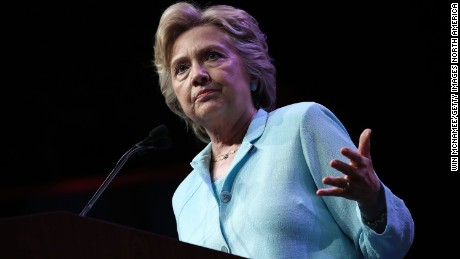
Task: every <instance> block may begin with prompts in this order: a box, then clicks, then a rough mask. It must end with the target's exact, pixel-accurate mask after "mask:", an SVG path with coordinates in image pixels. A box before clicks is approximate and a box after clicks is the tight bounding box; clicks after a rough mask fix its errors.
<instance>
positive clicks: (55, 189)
mask: <svg viewBox="0 0 460 259" xmlns="http://www.w3.org/2000/svg"><path fill="white" fill-rule="evenodd" d="M198 2H199V3H227V4H231V5H235V6H237V7H241V8H243V9H245V10H247V11H248V12H249V13H251V14H252V15H253V16H254V17H255V18H256V19H257V20H258V21H259V24H260V26H261V28H262V29H263V31H265V32H266V34H267V36H268V43H269V46H270V53H271V55H272V56H273V57H274V59H275V62H276V66H277V68H278V83H279V88H278V95H279V99H278V106H283V105H286V104H290V103H293V102H301V101H316V102H319V103H322V104H324V105H325V106H327V107H329V108H330V109H331V110H332V111H333V112H334V113H335V114H336V115H337V116H338V117H339V118H340V119H341V121H342V122H343V123H344V125H345V126H346V127H347V129H348V130H349V133H350V135H351V137H352V138H353V139H354V140H355V142H356V143H357V140H358V137H359V134H360V133H361V131H362V130H363V129H364V128H366V127H369V128H371V129H372V130H373V136H372V145H371V147H372V157H373V161H374V167H375V168H376V171H377V173H378V175H379V177H380V178H381V180H382V181H383V182H384V183H385V184H386V185H387V186H389V187H390V188H391V189H392V191H393V192H394V193H395V194H396V195H398V196H399V197H400V198H402V199H403V200H404V201H405V202H406V205H407V206H408V207H409V209H410V210H411V212H412V216H413V218H414V221H415V226H416V231H415V240H414V246H413V247H412V249H411V251H410V252H409V254H408V258H417V256H419V255H421V254H423V253H424V252H425V251H431V250H434V251H436V252H437V253H438V254H446V255H447V254H449V253H450V247H451V246H450V245H451V244H453V241H450V239H448V238H446V237H444V233H449V232H453V233H455V232H454V229H458V227H457V225H458V224H457V223H456V221H457V220H456V217H455V215H456V214H454V212H453V211H452V209H451V208H452V207H453V204H454V198H455V196H454V195H456V194H455V189H456V188H455V186H456V185H455V184H456V183H457V182H458V173H457V172H450V170H449V169H450V162H449V161H450V159H449V150H450V145H449V137H450V135H449V125H450V124H449V110H450V106H449V103H450V99H449V93H450V84H449V76H450V74H449V73H450V68H449V65H450V63H449V62H450V60H449V50H450V48H449V37H450V23H449V22H450V4H449V3H445V4H440V3H435V2H434V1H419V2H410V3H405V4H401V3H398V4H389V3H386V2H383V1H379V2H371V3H369V2H366V3H365V4H355V3H338V4H337V3H335V4H333V3H331V2H325V3H323V4H320V3H314V4H312V3H303V4H302V6H299V5H298V4H297V2H295V3H294V2H290V1H285V2H276V3H272V4H269V3H268V2H265V1H258V2H254V1H252V2H250V3H246V2H245V3H243V2H242V1H198ZM171 3H172V2H171V1H166V0H162V1H145V0H143V1H130V2H120V3H114V2H111V3H103V2H98V3H95V2H94V1H26V2H20V3H16V4H11V3H10V4H9V5H8V6H5V9H4V12H5V13H6V16H5V17H6V18H7V19H6V20H7V21H6V23H5V25H4V27H5V30H4V32H3V36H2V38H3V41H4V44H5V45H4V49H3V50H4V56H5V57H6V58H5V59H4V64H5V65H6V68H5V69H4V72H5V76H4V80H3V86H2V94H1V97H2V98H1V99H2V101H1V125H2V126H1V130H2V134H1V145H2V155H1V159H2V160H1V163H0V172H1V175H2V181H0V205H1V214H0V217H2V218H6V217H15V216H20V215H29V214H34V213H41V212H48V211H70V212H74V213H79V212H80V211H81V210H82V209H83V207H84V206H85V205H86V203H87V202H88V200H89V199H90V198H91V196H92V195H93V193H94V192H95V191H96V189H97V188H98V187H99V185H100V184H101V183H102V181H103V179H104V178H105V177H106V176H107V175H108V174H109V173H110V171H111V170H112V169H113V167H114V166H115V164H116V162H117V161H118V159H119V158H120V157H121V156H122V155H123V154H124V152H126V151H127V150H128V149H129V148H131V147H132V146H133V145H134V144H135V143H137V142H139V141H140V140H142V139H144V138H145V137H146V136H147V134H148V133H149V131H150V130H151V129H153V128H154V127H156V126H158V125H160V124H165V125H166V126H167V127H168V128H169V131H170V136H171V138H172V139H173V146H172V148H171V149H170V150H167V151H161V152H158V151H149V152H146V153H144V154H143V155H142V156H138V155H135V156H133V157H131V159H130V160H129V161H128V162H127V163H126V165H125V167H123V169H122V170H121V171H120V173H119V174H118V176H117V178H115V180H114V181H113V182H112V183H111V185H110V186H109V188H108V189H107V190H106V191H105V192H104V194H103V195H102V196H101V198H100V199H99V200H98V201H97V203H96V205H95V207H94V208H93V209H92V210H91V211H90V212H89V213H88V215H87V216H90V217H94V218H99V219H103V220H106V221H110V222H114V223H118V224H122V225H126V226H130V227H134V228H138V229H142V230H147V231H150V232H153V233H157V234H161V235H165V236H170V237H173V238H177V234H176V230H175V220H174V216H173V214H172V208H171V197H172V194H173V192H174V190H175V188H176V187H177V185H178V184H179V183H180V181H181V180H182V179H183V178H184V177H185V176H186V175H187V173H188V172H189V171H190V166H189V162H190V161H191V159H192V158H193V157H194V155H195V154H196V153H197V152H198V151H199V150H201V148H202V147H203V145H202V144H201V143H199V142H198V141H197V140H195V138H194V137H193V135H192V134H191V133H187V132H186V131H185V124H184V123H183V122H182V121H180V120H179V119H178V118H177V117H176V116H175V115H173V114H172V113H171V112H170V111H169V110H168V108H167V107H166V105H165V104H164V100H163V97H162V95H161V93H160V91H159V87H158V83H157V80H158V78H157V76H156V75H155V73H154V69H153V67H152V55H153V49H152V45H153V37H154V33H155V30H156V27H157V25H158V20H159V17H160V15H161V13H162V11H163V10H164V9H165V8H166V7H167V6H168V5H169V4H171ZM449 222H450V223H449Z"/></svg>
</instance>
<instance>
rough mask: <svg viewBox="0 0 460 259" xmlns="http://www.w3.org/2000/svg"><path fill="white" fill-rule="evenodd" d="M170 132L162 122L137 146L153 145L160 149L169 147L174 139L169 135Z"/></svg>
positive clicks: (152, 146)
mask: <svg viewBox="0 0 460 259" xmlns="http://www.w3.org/2000/svg"><path fill="white" fill-rule="evenodd" d="M168 133H169V130H168V128H167V127H166V126H165V125H164V124H161V125H159V126H157V127H155V128H154V129H152V130H151V131H150V133H149V136H148V137H146V138H145V139H144V140H142V141H141V142H139V143H138V144H136V146H138V147H151V148H156V149H158V150H165V149H168V148H170V147H171V145H172V141H171V139H170V138H169V137H168Z"/></svg>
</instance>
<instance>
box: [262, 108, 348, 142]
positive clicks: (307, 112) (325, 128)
mask: <svg viewBox="0 0 460 259" xmlns="http://www.w3.org/2000/svg"><path fill="white" fill-rule="evenodd" d="M278 125H279V126H281V125H283V127H282V128H291V129H299V128H300V129H302V131H304V132H307V133H310V134H322V133H327V132H331V131H333V132H335V133H337V132H341V133H345V134H347V135H348V133H347V130H346V129H345V126H344V125H343V124H342V122H341V121H340V120H339V118H337V116H336V115H335V114H334V113H333V112H332V111H331V110H330V109H329V108H328V107H326V106H324V105H322V104H320V103H317V102H299V103H294V104H289V105H286V106H283V107H280V108H278V109H276V110H274V111H272V112H270V113H269V115H268V120H267V126H278ZM269 128H270V127H269Z"/></svg>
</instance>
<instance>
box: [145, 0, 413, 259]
mask: <svg viewBox="0 0 460 259" xmlns="http://www.w3.org/2000/svg"><path fill="white" fill-rule="evenodd" d="M154 50H155V66H156V68H157V72H158V75H159V81H160V87H161V91H162V93H163V95H164V97H165V101H166V104H167V105H168V107H169V108H170V109H171V110H172V111H173V112H174V113H176V114H177V115H179V116H180V117H181V118H183V119H184V120H185V121H186V123H187V124H188V125H189V126H191V128H192V129H193V131H194V133H195V134H196V136H197V137H198V138H199V139H200V140H202V141H203V142H206V143H208V145H207V146H206V147H205V148H204V149H203V150H202V151H201V152H200V153H199V154H198V155H197V156H196V157H195V158H194V159H193V161H192V162H191V165H192V167H193V171H192V172H191V173H190V174H189V175H188V176H187V177H186V179H184V180H183V182H182V183H181V184H180V186H179V187H178V188H177V190H176V192H175V193H174V196H173V201H172V202H173V209H174V214H175V217H176V222H177V230H178V234H179V239H180V240H181V241H184V242H188V243H192V244H196V245H200V246H204V247H208V248H212V249H216V250H222V251H224V252H229V253H232V254H235V255H239V256H243V257H250V258H299V257H301V258H363V257H364V258H377V257H378V258H402V257H404V255H405V254H406V253H407V252H408V250H409V248H410V246H411V245H412V242H413V235H414V223H413V220H412V217H411V214H410V212H409V210H408V209H407V207H406V206H405V204H404V202H403V201H402V200H401V199H399V198H398V197H396V196H395V195H394V194H393V193H392V192H391V191H390V189H389V188H388V187H387V186H385V185H384V184H383V183H382V182H381V181H380V180H379V178H378V177H377V175H376V173H375V172H374V169H373V166H372V160H371V157H370V134H371V131H370V130H369V129H366V130H364V131H363V133H362V135H361V137H360V140H359V146H358V148H356V147H355V146H354V144H353V142H352V141H351V139H350V137H349V135H348V133H347V131H346V129H345V128H344V126H343V125H342V124H341V122H340V121H339V120H338V119H337V118H336V117H335V115H334V114H333V113H332V112H331V111H330V110H328V109H327V108H326V107H324V106H322V105H320V104H318V103H314V102H303V103H297V104H292V105H288V106H285V107H282V108H278V109H275V101H276V100H275V99H276V97H275V93H276V69H275V67H274V65H273V63H272V60H271V58H270V56H269V55H268V46H267V43H266V37H265V34H263V33H262V32H261V31H260V29H259V27H258V23H257V21H256V20H255V19H254V18H253V17H252V16H250V15H249V14H248V13H246V12H245V11H243V10H241V9H237V8H234V7H231V6H224V5H218V6H211V7H208V8H206V9H200V8H199V7H198V6H195V5H193V4H190V3H186V2H179V3H176V4H173V5H171V6H170V7H169V8H167V9H166V10H165V11H164V13H163V15H162V17H161V19H160V23H159V26H158V29H157V32H156V37H155V45H154Z"/></svg>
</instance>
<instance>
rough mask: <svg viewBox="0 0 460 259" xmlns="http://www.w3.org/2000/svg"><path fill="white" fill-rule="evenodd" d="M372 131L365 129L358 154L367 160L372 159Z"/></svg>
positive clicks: (360, 137)
mask: <svg viewBox="0 0 460 259" xmlns="http://www.w3.org/2000/svg"><path fill="white" fill-rule="evenodd" d="M371 133H372V130H371V129H365V130H364V131H363V132H362V133H361V136H359V146H358V152H359V153H360V154H361V155H362V156H364V157H367V158H369V159H370V158H371Z"/></svg>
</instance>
